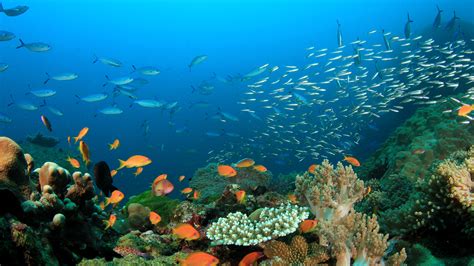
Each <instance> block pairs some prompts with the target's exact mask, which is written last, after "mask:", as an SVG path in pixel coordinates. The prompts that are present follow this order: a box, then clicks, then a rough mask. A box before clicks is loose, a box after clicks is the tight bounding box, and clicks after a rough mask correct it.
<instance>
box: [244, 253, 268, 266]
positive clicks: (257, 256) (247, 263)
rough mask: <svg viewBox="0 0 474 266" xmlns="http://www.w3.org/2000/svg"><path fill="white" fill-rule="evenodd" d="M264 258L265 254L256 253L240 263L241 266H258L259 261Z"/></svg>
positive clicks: (250, 254) (247, 256) (248, 255)
mask: <svg viewBox="0 0 474 266" xmlns="http://www.w3.org/2000/svg"><path fill="white" fill-rule="evenodd" d="M262 257H263V252H259V251H255V252H251V253H249V254H247V255H245V257H244V258H243V259H242V260H241V261H240V262H239V266H253V265H256V263H257V261H258V259H260V258H262Z"/></svg>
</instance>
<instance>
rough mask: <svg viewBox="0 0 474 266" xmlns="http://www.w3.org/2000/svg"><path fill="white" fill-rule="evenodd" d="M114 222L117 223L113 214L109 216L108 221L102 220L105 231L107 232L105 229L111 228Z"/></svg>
mask: <svg viewBox="0 0 474 266" xmlns="http://www.w3.org/2000/svg"><path fill="white" fill-rule="evenodd" d="M115 221H117V216H115V215H113V214H111V215H110V217H109V220H104V223H105V230H107V229H109V228H111V227H112V226H114V224H115Z"/></svg>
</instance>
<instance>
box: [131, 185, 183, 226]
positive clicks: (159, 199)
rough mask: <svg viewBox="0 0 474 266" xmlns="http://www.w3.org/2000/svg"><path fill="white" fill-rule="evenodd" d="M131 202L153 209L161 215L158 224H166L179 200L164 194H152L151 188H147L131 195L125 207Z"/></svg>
mask: <svg viewBox="0 0 474 266" xmlns="http://www.w3.org/2000/svg"><path fill="white" fill-rule="evenodd" d="M132 203H139V204H141V205H143V206H145V207H148V208H150V210H151V211H154V212H156V213H158V214H159V215H160V216H161V223H160V224H167V223H168V222H169V221H170V218H171V216H172V215H173V211H174V209H175V208H176V206H178V204H179V200H175V199H170V198H169V197H166V196H154V195H153V194H152V192H151V190H148V191H145V192H143V193H141V194H138V195H136V196H133V197H131V198H130V200H129V201H128V202H127V204H126V206H125V209H127V208H128V205H130V204H132Z"/></svg>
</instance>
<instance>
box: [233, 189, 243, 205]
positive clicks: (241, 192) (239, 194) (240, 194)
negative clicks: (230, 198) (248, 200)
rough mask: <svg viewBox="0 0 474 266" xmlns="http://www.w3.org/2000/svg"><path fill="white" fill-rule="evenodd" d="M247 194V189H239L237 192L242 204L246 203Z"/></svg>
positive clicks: (236, 195) (239, 201)
mask: <svg viewBox="0 0 474 266" xmlns="http://www.w3.org/2000/svg"><path fill="white" fill-rule="evenodd" d="M245 195H246V193H245V190H239V191H237V192H235V198H236V199H237V202H238V203H240V204H242V203H244V201H245Z"/></svg>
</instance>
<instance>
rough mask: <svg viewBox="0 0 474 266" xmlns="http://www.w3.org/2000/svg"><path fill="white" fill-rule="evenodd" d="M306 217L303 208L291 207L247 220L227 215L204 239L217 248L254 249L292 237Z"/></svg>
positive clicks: (267, 210)
mask: <svg viewBox="0 0 474 266" xmlns="http://www.w3.org/2000/svg"><path fill="white" fill-rule="evenodd" d="M308 215H309V213H308V211H307V210H306V208H303V207H298V206H296V205H291V204H287V205H281V206H279V207H277V208H262V209H259V210H257V211H256V212H255V213H254V214H252V215H250V217H249V216H247V215H246V214H243V213H241V212H235V213H230V214H229V215H227V217H226V218H219V220H218V221H217V222H214V223H213V224H211V225H210V227H209V228H208V230H207V237H208V238H209V239H211V240H213V241H214V244H216V245H239V246H251V245H256V244H259V243H262V242H265V241H269V240H271V239H274V238H277V237H281V236H286V235H288V234H291V233H293V232H294V231H296V230H297V229H298V225H299V223H300V222H301V221H302V220H304V219H306V218H308Z"/></svg>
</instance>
